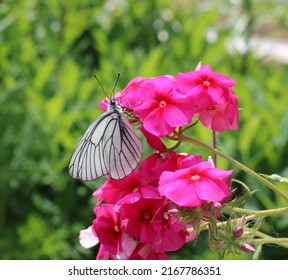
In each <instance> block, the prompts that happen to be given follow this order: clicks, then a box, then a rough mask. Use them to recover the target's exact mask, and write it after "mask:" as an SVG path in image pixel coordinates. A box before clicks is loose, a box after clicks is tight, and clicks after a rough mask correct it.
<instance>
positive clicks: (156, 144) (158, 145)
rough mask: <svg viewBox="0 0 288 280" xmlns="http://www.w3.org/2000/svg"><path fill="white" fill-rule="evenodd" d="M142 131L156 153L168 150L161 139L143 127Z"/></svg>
mask: <svg viewBox="0 0 288 280" xmlns="http://www.w3.org/2000/svg"><path fill="white" fill-rule="evenodd" d="M140 131H141V132H142V133H143V135H144V136H145V138H146V141H147V143H148V144H149V145H150V146H151V147H152V148H153V149H154V150H156V151H159V152H161V151H164V150H166V149H167V148H166V146H165V144H164V143H163V142H162V141H161V139H160V138H159V137H157V136H155V135H154V134H152V133H150V132H149V131H147V130H146V129H145V128H144V127H143V125H142V126H141V127H140Z"/></svg>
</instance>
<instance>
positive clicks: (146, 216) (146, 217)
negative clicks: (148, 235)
mask: <svg viewBox="0 0 288 280" xmlns="http://www.w3.org/2000/svg"><path fill="white" fill-rule="evenodd" d="M143 217H144V220H148V219H149V218H150V213H148V212H146V213H144V215H143Z"/></svg>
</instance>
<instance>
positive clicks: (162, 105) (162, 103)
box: [159, 100, 167, 108]
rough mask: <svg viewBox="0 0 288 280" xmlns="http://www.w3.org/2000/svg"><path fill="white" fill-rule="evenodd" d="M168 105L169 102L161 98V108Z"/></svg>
mask: <svg viewBox="0 0 288 280" xmlns="http://www.w3.org/2000/svg"><path fill="white" fill-rule="evenodd" d="M166 105H167V103H166V101H165V100H161V101H160V102H159V107H160V108H164V107H166Z"/></svg>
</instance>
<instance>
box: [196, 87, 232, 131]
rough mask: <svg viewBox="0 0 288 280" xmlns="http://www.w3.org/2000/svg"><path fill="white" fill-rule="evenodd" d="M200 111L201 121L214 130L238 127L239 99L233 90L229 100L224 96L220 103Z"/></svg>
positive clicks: (230, 92)
mask: <svg viewBox="0 0 288 280" xmlns="http://www.w3.org/2000/svg"><path fill="white" fill-rule="evenodd" d="M198 113H199V119H200V121H201V123H202V124H203V125H204V126H206V127H208V128H211V129H212V130H215V131H218V132H223V131H224V130H227V129H232V130H235V129H238V99H237V97H236V95H235V94H234V92H233V91H232V90H229V94H228V98H227V100H226V99H224V98H222V99H220V100H219V103H218V104H215V105H211V106H210V107H208V108H204V109H200V110H199V111H198Z"/></svg>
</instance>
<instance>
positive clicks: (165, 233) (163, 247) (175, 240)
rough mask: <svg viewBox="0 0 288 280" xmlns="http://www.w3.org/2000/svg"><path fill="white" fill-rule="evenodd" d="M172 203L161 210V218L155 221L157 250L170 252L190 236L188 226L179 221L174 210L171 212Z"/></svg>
mask: <svg viewBox="0 0 288 280" xmlns="http://www.w3.org/2000/svg"><path fill="white" fill-rule="evenodd" d="M169 208H171V206H170V203H166V205H165V206H164V207H163V208H162V209H161V210H160V211H159V212H160V213H159V214H160V219H158V220H157V221H156V222H154V223H153V227H154V229H155V231H156V232H157V234H156V235H155V237H154V242H153V249H154V250H155V252H169V251H176V250H178V249H180V248H181V247H182V246H183V245H184V244H185V243H186V238H187V237H188V235H189V234H188V231H187V229H186V227H185V226H184V225H183V224H181V223H180V222H179V220H178V219H177V218H176V216H174V215H173V211H172V212H171V213H170V211H169V210H170V209H169Z"/></svg>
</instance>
